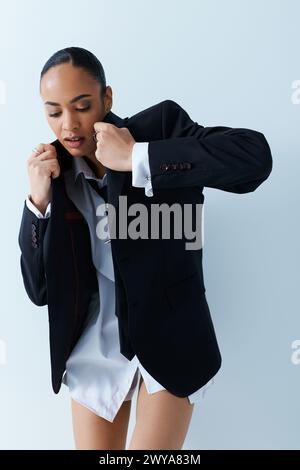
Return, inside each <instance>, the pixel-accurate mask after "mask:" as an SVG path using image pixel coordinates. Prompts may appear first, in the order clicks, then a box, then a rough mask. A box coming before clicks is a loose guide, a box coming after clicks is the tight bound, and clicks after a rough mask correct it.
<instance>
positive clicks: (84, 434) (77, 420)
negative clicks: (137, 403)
mask: <svg viewBox="0 0 300 470" xmlns="http://www.w3.org/2000/svg"><path fill="white" fill-rule="evenodd" d="M71 405H72V421H73V435H74V440H75V446H76V449H77V450H101V449H106V450H113V449H121V450H124V449H125V445H126V437H127V431H128V422H129V416H130V409H131V401H130V400H128V401H124V402H123V404H122V405H121V407H120V409H119V411H118V413H117V415H116V417H115V419H114V421H113V423H111V422H110V421H108V420H106V419H104V418H102V417H100V416H98V415H96V414H95V413H93V412H92V411H90V410H89V409H88V408H86V407H85V406H83V405H80V404H79V403H78V402H76V401H75V400H73V399H71Z"/></svg>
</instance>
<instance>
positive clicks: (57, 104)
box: [45, 93, 92, 106]
mask: <svg viewBox="0 0 300 470" xmlns="http://www.w3.org/2000/svg"><path fill="white" fill-rule="evenodd" d="M87 96H92V95H89V94H87V93H84V94H82V95H78V96H75V98H72V99H71V101H70V103H71V104H72V103H75V102H76V101H79V100H81V99H82V98H86V97H87ZM45 104H50V105H51V106H60V104H59V103H55V102H54V101H45Z"/></svg>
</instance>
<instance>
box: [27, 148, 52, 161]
mask: <svg viewBox="0 0 300 470" xmlns="http://www.w3.org/2000/svg"><path fill="white" fill-rule="evenodd" d="M51 158H56V154H55V153H53V150H47V151H46V152H42V153H40V154H35V153H32V154H31V156H30V158H29V161H32V160H34V161H42V160H48V159H51Z"/></svg>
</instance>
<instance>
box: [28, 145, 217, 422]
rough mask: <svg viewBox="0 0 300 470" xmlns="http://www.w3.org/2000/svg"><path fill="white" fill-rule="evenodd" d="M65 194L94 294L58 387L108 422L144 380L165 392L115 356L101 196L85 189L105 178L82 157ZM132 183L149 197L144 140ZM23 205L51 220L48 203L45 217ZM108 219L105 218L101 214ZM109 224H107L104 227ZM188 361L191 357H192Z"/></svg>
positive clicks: (197, 395)
mask: <svg viewBox="0 0 300 470" xmlns="http://www.w3.org/2000/svg"><path fill="white" fill-rule="evenodd" d="M64 178H65V185H66V192H67V194H68V196H69V198H70V199H71V200H72V201H73V202H74V204H75V205H76V206H77V208H78V209H79V210H80V212H81V213H82V214H83V216H84V217H85V219H86V221H87V223H88V226H89V231H90V235H91V244H92V247H91V251H92V258H93V263H94V266H95V268H96V271H97V279H98V287H99V295H98V294H97V295H94V296H93V297H92V299H91V302H90V304H89V308H88V312H87V318H86V321H85V325H84V329H83V332H82V334H81V336H80V338H79V340H78V341H77V343H76V345H75V347H74V349H73V351H72V352H71V354H70V356H69V358H68V360H67V363H66V371H65V374H64V376H63V379H62V383H64V384H65V385H66V386H68V387H69V391H70V394H71V396H72V398H73V399H74V400H76V401H78V402H79V403H81V404H82V405H84V406H86V407H87V408H89V409H90V410H91V411H93V412H94V413H96V414H97V415H98V416H101V417H103V418H105V419H107V420H108V421H110V422H113V420H114V418H115V416H116V414H117V412H118V410H119V409H120V407H121V405H122V403H123V401H124V400H130V399H131V398H132V395H133V393H134V391H135V389H136V387H137V386H138V383H139V378H140V375H142V376H143V379H144V382H145V385H146V388H147V391H148V393H155V392H157V391H160V390H165V388H164V387H163V386H162V385H161V384H160V383H158V382H157V381H156V380H155V379H154V378H153V377H152V376H151V375H150V374H149V372H147V370H146V369H145V368H144V367H143V366H142V364H141V363H140V361H139V359H138V358H137V356H136V355H135V356H134V357H133V359H132V360H131V361H129V360H128V359H127V358H126V357H125V356H123V354H121V353H120V343H119V329H118V318H117V316H116V315H115V283H114V270H113V262H112V254H111V245H110V243H107V241H109V233H108V238H107V240H103V238H99V237H97V236H96V225H97V223H99V216H97V215H96V208H97V207H98V206H99V204H103V203H104V200H103V198H102V197H101V196H100V195H99V194H97V192H96V191H94V189H93V188H91V187H90V185H89V184H88V182H87V181H86V179H87V178H93V179H94V180H96V181H97V183H98V185H99V187H102V186H103V185H105V184H106V174H105V175H104V176H103V178H96V176H95V174H94V173H93V171H92V170H91V169H90V167H89V166H88V165H87V163H86V162H85V160H84V159H83V158H75V157H74V158H73V160H72V168H71V170H68V171H66V172H65V173H64ZM132 185H133V186H137V187H144V188H145V194H146V195H147V196H149V197H150V196H153V191H152V185H151V173H150V167H149V156H148V142H138V143H135V144H134V146H133V153H132ZM26 204H27V207H28V208H29V209H30V210H32V211H33V212H34V213H35V215H36V216H37V217H41V218H43V217H50V214H51V203H49V204H48V207H47V209H46V213H45V216H43V214H41V212H40V211H39V210H38V209H37V208H36V207H35V206H34V205H33V204H32V202H31V201H30V199H29V197H27V199H26ZM103 217H104V218H105V217H106V218H107V215H104V216H103ZM107 226H108V225H107ZM191 360H193V358H191ZM213 383H214V378H212V379H211V380H210V381H209V382H208V383H207V384H205V385H204V386H203V387H201V388H200V389H199V390H197V391H196V392H194V393H193V394H191V395H189V397H188V399H189V401H190V403H195V402H196V401H197V400H199V399H202V398H204V394H205V391H206V390H207V388H209V387H210V386H211V385H212V384H213Z"/></svg>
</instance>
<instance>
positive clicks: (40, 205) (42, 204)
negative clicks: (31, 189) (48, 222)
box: [29, 194, 50, 214]
mask: <svg viewBox="0 0 300 470" xmlns="http://www.w3.org/2000/svg"><path fill="white" fill-rule="evenodd" d="M29 199H30V201H31V202H32V204H33V205H34V206H35V207H36V208H37V209H38V210H39V211H40V212H42V213H43V214H44V213H45V211H46V209H47V206H48V204H49V202H50V201H49V198H39V197H37V196H34V195H31V194H30V195H29Z"/></svg>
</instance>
